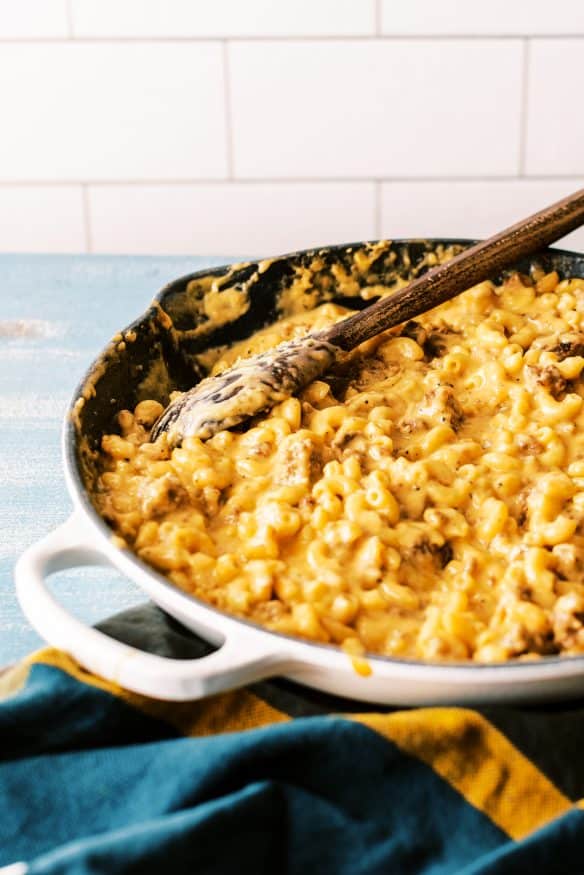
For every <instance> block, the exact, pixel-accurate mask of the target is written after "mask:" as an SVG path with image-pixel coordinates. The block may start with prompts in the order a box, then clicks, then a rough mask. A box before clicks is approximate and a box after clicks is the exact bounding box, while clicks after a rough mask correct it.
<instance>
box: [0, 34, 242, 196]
mask: <svg viewBox="0 0 584 875" xmlns="http://www.w3.org/2000/svg"><path fill="white" fill-rule="evenodd" d="M0 106H1V107H2V135H1V136H0V181H2V180H4V181H6V180H10V181H11V180H14V181H51V182H52V181H59V182H65V181H83V180H134V179H137V180H141V179H181V178H182V179H184V178H191V179H192V178H199V177H202V178H209V177H223V176H224V175H225V174H226V168H227V162H226V132H225V107H224V86H223V67H222V56H221V47H220V46H219V45H218V44H215V43H196V44H193V45H189V44H188V43H180V44H169V43H134V44H130V43H114V44H99V43H93V44H84V45H81V44H74V43H57V44H49V43H33V44H19V45H10V44H8V43H5V44H0Z"/></svg>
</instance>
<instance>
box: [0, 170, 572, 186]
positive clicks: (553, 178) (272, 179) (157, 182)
mask: <svg viewBox="0 0 584 875" xmlns="http://www.w3.org/2000/svg"><path fill="white" fill-rule="evenodd" d="M563 180H572V181H574V182H579V181H581V180H584V174H582V173H558V174H554V175H550V174H526V175H524V176H521V177H520V176H518V175H517V174H513V175H508V176H500V175H493V176H480V175H477V176H379V177H371V176H328V177H327V176H324V177H323V176H266V177H256V176H254V177H238V178H235V177H233V178H231V179H229V178H227V177H224V176H222V177H190V178H181V179H159V178H151V179H63V180H58V179H57V180H55V179H51V180H47V179H16V180H14V179H0V189H1V188H64V187H69V186H75V185H85V186H94V187H96V188H99V187H110V188H113V187H117V186H181V185H343V184H346V185H368V184H370V183H371V182H379V183H392V184H396V185H399V184H404V185H411V184H419V185H422V184H434V183H449V182H459V183H469V184H473V183H491V182H507V183H509V184H514V183H529V182H562V181H563Z"/></svg>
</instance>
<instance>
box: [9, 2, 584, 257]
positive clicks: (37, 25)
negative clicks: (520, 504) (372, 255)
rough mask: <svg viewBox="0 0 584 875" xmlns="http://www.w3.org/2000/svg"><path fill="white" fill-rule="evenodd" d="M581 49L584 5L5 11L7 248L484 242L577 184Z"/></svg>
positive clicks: (581, 150)
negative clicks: (425, 239)
mask: <svg viewBox="0 0 584 875" xmlns="http://www.w3.org/2000/svg"><path fill="white" fill-rule="evenodd" d="M583 50H584V0H554V3H553V4H552V3H549V0H510V2H509V0H489V2H488V3H479V2H468V0H440V2H438V0H279V2H274V0H212V2H208V0H0V109H1V113H2V115H1V119H2V121H1V123H0V126H1V128H0V252H5V251H11V250H12V251H27V250H37V251H71V252H73V251H83V250H85V249H87V248H89V249H90V250H92V251H110V252H140V253H141V252H160V253H166V252H168V253H180V252H187V253H189V252H192V253H197V252H198V253H200V254H203V255H204V254H210V255H214V254H225V255H234V256H239V255H245V254H248V253H260V254H261V253H273V252H281V251H285V250H291V249H294V248H297V247H305V246H310V245H318V244H319V243H324V242H331V241H334V240H339V241H340V240H347V239H349V238H365V237H376V236H381V235H382V234H388V235H390V236H391V235H405V236H407V235H427V234H436V235H442V234H457V235H462V236H465V235H467V236H473V235H474V236H485V235H487V234H489V233H490V232H491V231H492V230H494V229H496V228H500V227H502V226H503V225H505V224H507V223H508V222H511V221H513V220H515V219H518V218H519V217H520V216H522V215H524V214H525V213H528V212H530V211H533V210H535V209H538V208H539V207H541V206H543V205H544V204H546V203H548V202H551V201H553V200H554V199H555V198H557V197H559V196H560V195H563V194H565V193H567V192H568V191H570V190H572V189H573V188H575V187H579V186H582V185H584V115H583V114H582V112H581V111H580V109H579V107H580V104H581V94H582V93H583V92H584V65H583V64H582V61H581V58H582V57H583V56H584V54H583ZM568 244H569V245H573V246H575V247H577V248H578V247H579V248H584V231H577V232H575V233H574V234H573V235H572V236H571V237H570V238H569V239H568Z"/></svg>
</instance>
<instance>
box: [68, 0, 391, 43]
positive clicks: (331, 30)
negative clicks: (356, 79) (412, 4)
mask: <svg viewBox="0 0 584 875" xmlns="http://www.w3.org/2000/svg"><path fill="white" fill-rule="evenodd" d="M71 14H72V17H73V28H74V33H75V35H76V36H95V37H103V36H106V37H107V36H114V37H120V36H123V37H144V36H156V37H167V36H177V37H189V36H195V37H201V36H202V37H207V36H235V37H248V36H327V35H333V36H334V35H342V36H345V35H356V36H360V35H364V34H371V33H373V32H374V29H375V0H318V2H316V3H315V2H314V0H278V2H274V0H245V2H243V0H211V2H201V0H199V2H193V0H72V7H71Z"/></svg>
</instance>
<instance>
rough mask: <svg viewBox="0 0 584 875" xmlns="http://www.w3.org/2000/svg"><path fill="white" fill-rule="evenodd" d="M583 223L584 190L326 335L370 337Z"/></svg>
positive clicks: (344, 345) (348, 343) (345, 342)
mask: <svg viewBox="0 0 584 875" xmlns="http://www.w3.org/2000/svg"><path fill="white" fill-rule="evenodd" d="M583 223H584V189H581V190H580V191H577V192H575V193H574V194H571V195H570V196H569V197H567V198H564V200H561V201H558V202H557V203H555V204H552V206H551V207H547V209H545V210H542V211H541V212H539V213H535V215H533V216H530V217H529V218H528V219H523V220H522V221H521V222H518V223H517V224H516V225H512V226H511V227H510V228H507V229H506V230H505V231H501V233H500V234H496V235H495V236H494V237H490V238H489V239H488V240H484V241H482V242H481V243H476V244H475V245H474V246H471V247H470V248H469V249H465V251H464V252H461V254H460V255H457V256H456V257H455V258H453V259H452V260H451V261H448V262H446V263H445V264H441V265H439V266H438V267H434V268H432V270H429V271H428V272H427V273H425V274H424V275H423V276H421V277H419V278H418V279H416V280H414V281H413V282H411V283H410V284H409V285H408V286H406V287H405V288H403V289H400V291H399V292H396V293H395V294H394V295H389V296H388V297H386V298H381V299H380V300H379V301H377V302H376V303H375V304H372V305H371V306H370V307H367V308H366V309H365V310H362V311H361V312H360V313H356V314H355V315H354V316H350V317H349V318H348V319H343V320H342V321H341V322H337V323H336V325H333V326H332V327H331V328H329V329H327V331H326V332H323V334H322V336H323V338H324V339H326V340H328V341H329V342H330V343H334V344H335V346H339V347H341V349H345V350H349V349H353V348H354V347H356V346H358V345H359V344H360V343H363V342H364V341H365V340H369V338H371V337H374V336H375V335H376V334H379V332H380V331H385V330H386V329H388V328H393V327H394V326H395V325H400V324H401V323H402V322H407V320H408V319H413V318H414V317H415V316H419V315H420V313H425V312H426V311H427V310H431V309H432V308H433V307H436V306H437V305H438V304H441V303H442V302H443V301H448V300H449V299H450V298H454V297H455V295H458V294H459V293H460V292H463V291H464V290H465V289H469V288H471V286H474V285H476V284H477V283H480V282H482V281H483V280H486V279H489V277H492V276H494V275H495V274H497V273H498V272H499V271H500V270H502V269H503V268H505V267H509V266H510V265H512V264H513V263H514V262H516V261H518V260H519V259H521V258H523V257H524V256H526V255H531V254H532V253H534V252H536V251H537V250H538V249H542V248H544V247H545V246H548V245H549V244H550V243H553V242H554V241H555V240H558V239H559V238H560V237H563V236H564V235H565V234H568V233H569V232H570V231H573V230H574V229H575V228H578V227H579V225H581V224H583Z"/></svg>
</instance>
